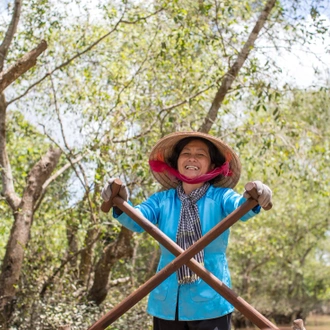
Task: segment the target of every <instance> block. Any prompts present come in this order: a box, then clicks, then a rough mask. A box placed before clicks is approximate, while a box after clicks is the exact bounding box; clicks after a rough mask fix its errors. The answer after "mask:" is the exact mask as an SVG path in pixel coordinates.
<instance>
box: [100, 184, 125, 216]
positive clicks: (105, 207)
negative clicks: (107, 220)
mask: <svg viewBox="0 0 330 330" xmlns="http://www.w3.org/2000/svg"><path fill="white" fill-rule="evenodd" d="M122 184H123V183H122V181H121V180H120V179H118V178H117V179H115V180H114V181H113V182H112V184H111V197H110V199H109V200H108V201H105V202H103V203H102V205H101V210H102V211H103V212H105V213H108V212H109V211H110V209H111V208H112V207H113V205H114V204H113V199H114V198H115V197H116V196H117V195H118V194H119V191H120V188H121V186H122Z"/></svg>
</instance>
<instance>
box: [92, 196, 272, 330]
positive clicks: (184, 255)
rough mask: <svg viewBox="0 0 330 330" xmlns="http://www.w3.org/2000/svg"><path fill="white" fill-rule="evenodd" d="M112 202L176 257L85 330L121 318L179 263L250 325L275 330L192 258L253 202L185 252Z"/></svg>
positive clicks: (130, 210) (122, 204) (125, 207)
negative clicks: (219, 295) (209, 287)
mask: <svg viewBox="0 0 330 330" xmlns="http://www.w3.org/2000/svg"><path fill="white" fill-rule="evenodd" d="M113 202H114V204H115V205H116V206H118V207H119V208H120V209H121V210H122V211H123V212H125V213H126V214H127V215H128V216H130V217H131V218H132V219H133V220H135V221H136V222H137V223H138V224H139V225H140V226H141V227H142V228H143V229H144V230H145V231H147V232H148V233H149V234H150V235H151V236H153V237H154V238H155V239H156V240H157V241H158V242H159V243H160V244H162V245H163V246H164V247H165V248H166V249H168V250H169V251H170V252H171V253H173V254H174V255H175V256H177V258H176V259H175V260H173V261H172V262H171V263H169V264H168V265H167V266H166V267H164V268H163V269H162V270H161V271H160V272H158V273H157V274H156V275H154V276H153V277H152V278H150V279H149V280H148V281H147V282H146V283H144V284H143V285H141V286H140V287H139V288H138V289H137V290H136V291H135V292H133V293H132V294H130V295H129V296H128V297H127V298H126V299H124V300H123V301H122V302H121V303H119V304H118V305H117V306H115V307H114V308H113V309H112V310H111V311H109V312H108V313H107V314H105V315H104V316H103V317H102V318H101V319H100V320H98V321H97V322H96V323H95V324H94V325H92V327H91V328H89V330H101V329H102V330H103V329H105V328H106V327H107V326H109V325H110V324H111V323H113V322H114V321H115V320H116V319H118V318H119V317H120V316H121V315H123V314H124V313H125V312H127V311H128V310H129V309H130V308H131V307H133V306H134V305H135V304H136V303H137V302H139V301H140V300H141V299H142V298H144V297H145V296H146V295H147V294H148V293H149V292H150V291H152V290H153V289H154V288H155V287H157V286H158V285H159V284H160V283H161V282H163V281H164V280H165V279H166V278H167V277H169V276H170V275H171V274H172V273H173V272H175V271H176V270H177V269H179V268H180V267H181V266H182V265H183V264H187V266H188V267H189V268H190V269H191V270H192V271H194V272H195V273H196V274H197V275H198V276H199V277H200V278H202V279H203V280H204V281H205V282H206V283H208V284H209V285H210V286H211V287H212V288H213V289H214V290H216V291H217V292H218V293H220V294H221V295H222V296H223V297H224V298H225V299H226V300H228V301H229V302H230V303H231V304H232V305H233V306H234V307H235V308H236V309H237V310H239V311H240V312H241V313H242V314H243V315H244V316H246V317H247V318H248V319H249V320H250V321H251V322H253V323H254V324H255V325H256V326H258V327H259V328H260V329H264V328H270V329H278V328H277V327H276V326H275V325H274V324H272V323H271V322H270V321H269V320H268V319H267V318H265V317H264V316H263V315H262V314H260V313H259V312H258V311H257V310H255V309H254V308H253V307H252V306H251V305H249V304H248V303H247V302H246V301H244V299H243V298H241V297H239V296H238V295H237V294H236V293H235V292H234V291H233V290H231V289H230V288H228V287H227V286H226V285H225V284H224V283H222V282H221V281H220V280H219V279H218V278H217V277H215V276H214V275H213V274H212V273H210V272H209V271H208V270H206V269H205V268H204V267H203V266H201V265H200V264H199V263H198V262H197V261H196V260H195V259H193V257H194V256H195V254H196V253H198V251H200V250H202V249H203V248H204V247H205V246H207V245H208V244H209V243H210V242H212V241H213V240H214V239H215V238H217V237H218V236H219V235H220V234H221V233H223V232H224V231H225V230H226V229H228V228H229V227H230V226H232V225H233V224H234V223H235V222H237V221H238V220H239V219H240V218H241V217H242V216H243V215H244V214H246V213H247V212H248V211H250V210H251V209H252V208H254V207H255V206H256V205H257V202H256V201H255V200H253V199H249V200H247V201H246V202H245V203H244V204H242V205H241V206H240V207H238V208H237V209H236V210H235V211H234V212H232V213H231V214H230V215H229V216H227V217H226V218H225V219H223V220H222V221H221V222H220V223H219V224H218V225H217V226H215V227H214V228H213V229H212V230H210V231H209V232H208V233H207V234H205V235H204V236H203V237H202V238H201V239H200V240H198V241H197V242H196V243H195V244H194V245H192V246H191V247H190V248H188V249H187V250H185V251H184V250H183V249H181V248H180V247H179V246H178V245H177V244H176V243H174V242H173V241H172V240H171V239H170V238H168V237H167V236H166V235H165V234H164V233H163V232H162V231H161V230H160V229H158V228H157V227H156V226H155V225H153V224H152V223H151V222H150V221H148V220H147V219H146V218H144V217H143V216H142V215H141V213H139V212H138V211H137V210H135V209H134V208H133V207H131V206H130V205H129V204H128V203H127V202H125V201H124V200H123V199H122V198H120V197H114V198H113Z"/></svg>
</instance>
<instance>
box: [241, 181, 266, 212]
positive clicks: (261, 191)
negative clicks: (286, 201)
mask: <svg viewBox="0 0 330 330" xmlns="http://www.w3.org/2000/svg"><path fill="white" fill-rule="evenodd" d="M253 183H254V185H255V187H256V190H257V192H258V204H259V205H260V206H261V207H266V206H267V205H268V204H269V203H270V202H271V201H272V191H271V189H270V188H269V187H268V186H267V185H265V184H263V183H262V182H261V181H253ZM243 197H245V198H246V199H248V198H250V197H251V196H250V195H249V193H248V192H247V191H244V194H243Z"/></svg>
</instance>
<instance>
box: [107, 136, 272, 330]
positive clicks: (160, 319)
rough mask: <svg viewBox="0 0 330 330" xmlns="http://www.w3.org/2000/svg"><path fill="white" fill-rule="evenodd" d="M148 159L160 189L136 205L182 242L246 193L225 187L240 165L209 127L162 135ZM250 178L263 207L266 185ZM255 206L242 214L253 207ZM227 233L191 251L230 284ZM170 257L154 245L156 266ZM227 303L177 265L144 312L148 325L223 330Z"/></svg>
mask: <svg viewBox="0 0 330 330" xmlns="http://www.w3.org/2000/svg"><path fill="white" fill-rule="evenodd" d="M149 164H150V168H151V171H152V173H153V175H154V176H155V178H156V180H157V181H158V182H159V183H160V184H161V185H162V186H163V187H164V188H165V190H164V191H161V192H158V193H155V194H154V195H152V196H151V197H149V198H148V199H147V200H146V201H145V202H143V203H142V204H140V205H138V206H136V208H137V209H138V210H139V211H140V212H141V213H142V214H143V216H144V217H146V218H147V219H149V221H151V222H152V223H154V224H156V225H157V226H158V227H159V229H160V230H162V231H163V232H164V233H165V234H166V235H167V236H168V237H170V238H171V239H172V240H173V241H174V242H176V243H177V244H178V245H179V246H180V247H181V248H183V249H187V248H188V247H189V246H191V245H192V244H193V243H194V242H196V241H197V240H198V239H199V238H200V237H201V236H202V235H204V234H205V233H206V232H208V231H209V230H211V229H212V228H213V227H214V226H215V225H216V224H218V223H219V222H220V221H221V220H222V219H224V218H225V217H226V216H228V215H229V214H230V213H231V212H233V211H234V210H235V209H236V208H237V207H238V206H239V205H241V204H242V203H244V202H245V201H246V199H245V198H248V197H249V196H248V194H247V193H246V192H245V193H244V196H242V195H239V194H237V193H236V192H234V191H233V190H232V188H234V187H235V185H236V184H237V182H238V180H239V177H240V172H241V165H240V161H239V159H238V157H237V155H236V154H235V152H234V151H233V150H232V149H231V148H230V147H229V146H227V145H226V144H225V143H224V142H222V141H221V140H219V139H217V138H215V137H213V136H211V135H208V134H204V133H198V132H179V133H173V134H169V135H167V136H165V137H164V138H163V139H161V140H160V141H159V142H158V143H157V144H156V145H155V147H154V148H153V149H152V151H151V154H150V157H149ZM112 182H113V179H111V180H110V181H109V182H108V183H107V184H106V185H105V187H104V188H103V191H102V197H103V199H104V200H109V199H110V196H111V183H112ZM255 183H256V185H257V190H258V194H259V198H258V203H259V205H261V206H263V207H265V206H267V205H268V203H269V202H270V201H271V196H272V192H271V190H270V189H269V188H268V187H267V186H266V185H264V184H262V183H261V182H260V181H255ZM120 195H121V197H123V198H124V199H126V200H127V199H128V192H127V190H126V188H124V189H121V191H120ZM259 205H258V206H257V207H255V208H254V209H253V210H251V211H250V212H248V213H247V214H246V215H245V216H244V217H243V218H242V219H241V220H243V221H245V220H248V219H249V218H251V217H252V216H254V215H255V214H257V213H259V211H260V206H259ZM114 217H116V218H117V219H118V220H119V221H120V223H121V224H123V225H124V226H125V227H127V228H128V229H130V230H133V231H135V232H142V231H143V229H142V228H141V227H140V226H139V225H137V224H136V223H135V222H134V221H133V220H132V219H131V218H129V217H128V216H127V215H126V214H125V213H122V212H121V211H119V210H118V209H116V208H114ZM228 237H229V230H226V231H225V232H224V233H223V234H222V235H220V236H219V237H218V238H217V239H216V240H214V241H213V242H212V243H211V244H209V245H208V246H207V247H206V248H205V249H204V250H203V251H201V252H200V253H198V254H197V255H196V256H195V257H194V258H195V259H196V260H197V261H198V262H199V263H201V264H203V265H204V266H205V268H206V269H208V270H209V271H210V272H212V273H213V274H214V275H215V276H216V277H218V278H219V279H220V280H221V281H222V282H223V283H224V284H225V285H227V286H229V287H230V286H231V281H230V274H229V270H228V264H227V260H226V248H227V244H228ZM174 258H175V257H174V255H172V254H171V253H170V252H169V251H168V250H166V249H165V248H164V247H163V246H161V257H160V261H159V265H158V269H157V271H159V270H161V269H162V268H164V267H165V266H166V265H167V264H168V263H170V262H171V261H173V260H174ZM233 309H234V308H233V306H232V305H231V304H230V303H229V302H227V301H226V300H225V299H224V298H223V297H222V296H220V295H219V294H218V293H217V292H216V291H215V290H213V289H212V288H211V287H210V286H209V285H208V284H206V283H205V282H204V281H203V280H201V279H200V278H199V277H198V276H197V275H196V274H194V273H193V272H192V271H191V270H190V269H189V268H188V267H187V266H185V265H184V266H182V267H181V268H180V269H179V270H178V271H177V272H176V273H174V274H172V275H171V276H169V277H168V278H167V279H166V280H165V281H164V282H162V283H161V284H160V285H159V286H158V287H157V288H155V289H154V290H153V291H152V292H151V293H150V296H149V301H148V309H147V311H148V313H149V314H151V315H153V316H154V329H155V330H167V329H171V330H184V329H194V330H202V329H210V330H216V329H218V330H229V329H230V319H231V313H232V312H233Z"/></svg>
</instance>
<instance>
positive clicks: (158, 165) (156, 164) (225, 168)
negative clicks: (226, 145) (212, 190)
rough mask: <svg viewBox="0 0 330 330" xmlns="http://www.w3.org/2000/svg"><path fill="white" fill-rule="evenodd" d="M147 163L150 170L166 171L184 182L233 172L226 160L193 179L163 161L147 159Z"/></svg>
mask: <svg viewBox="0 0 330 330" xmlns="http://www.w3.org/2000/svg"><path fill="white" fill-rule="evenodd" d="M149 165H150V168H151V170H152V171H154V172H157V173H159V172H168V173H169V174H171V175H173V176H175V177H176V178H177V179H179V180H180V181H183V182H185V183H190V184H195V183H201V182H207V181H210V180H212V179H214V178H215V177H217V176H218V175H220V174H221V175H223V176H232V175H233V172H232V171H231V170H230V166H229V162H228V161H226V162H225V163H224V164H223V165H221V166H219V167H216V168H215V169H213V170H211V171H209V172H207V173H206V174H202V175H200V176H198V177H195V178H193V179H190V178H187V177H186V176H185V175H182V174H181V173H179V172H178V170H176V169H175V168H173V167H171V166H169V165H168V164H166V163H165V162H162V161H160V160H149Z"/></svg>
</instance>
